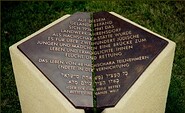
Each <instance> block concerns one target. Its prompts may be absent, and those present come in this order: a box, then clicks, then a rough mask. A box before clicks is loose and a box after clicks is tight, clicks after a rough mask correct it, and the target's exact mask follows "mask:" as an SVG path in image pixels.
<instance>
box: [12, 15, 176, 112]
mask: <svg viewBox="0 0 185 113" xmlns="http://www.w3.org/2000/svg"><path fill="white" fill-rule="evenodd" d="M111 14H113V15H115V16H117V17H119V18H121V19H123V20H126V21H127V22H130V23H132V24H134V25H136V26H138V27H140V28H142V29H144V30H146V31H148V32H150V33H152V34H154V35H157V36H159V37H160V38H162V39H164V40H167V41H168V42H169V44H168V45H167V46H166V47H165V48H164V50H163V51H162V52H161V53H160V54H159V55H158V56H157V58H156V59H155V60H154V61H153V62H152V63H151V64H150V66H149V67H148V68H147V69H146V70H145V72H144V73H143V74H142V75H141V76H140V77H139V79H138V80H137V81H136V82H135V83H134V84H133V86H132V87H131V88H130V89H129V90H128V91H127V93H126V94H125V95H124V96H123V97H122V99H121V100H120V101H119V102H118V103H117V105H116V106H115V107H112V108H106V109H105V110H104V111H103V113H164V112H165V105H166V98H167V94H168V88H169V83H170V77H171V70H172V64H173V57H174V51H175V43H174V42H172V41H170V40H168V39H166V38H164V37H162V36H160V35H158V34H156V33H153V32H151V31H150V30H148V29H146V28H144V27H141V26H139V25H138V24H136V23H133V22H132V21H130V20H128V19H126V18H124V17H122V16H120V15H118V14H116V13H114V12H111ZM69 16H70V15H65V16H63V17H62V18H60V19H58V20H56V21H55V22H53V23H51V24H49V25H48V26H46V27H44V28H42V29H41V30H39V31H37V32H36V33H34V34H32V35H30V36H28V37H27V38H25V39H23V40H21V41H19V42H18V43H16V44H14V45H12V46H11V47H10V54H11V59H12V64H13V69H14V75H15V79H16V85H17V89H18V94H19V99H20V103H21V109H22V112H23V113H84V110H83V109H76V108H75V107H74V106H73V105H72V104H71V103H70V102H69V101H68V100H67V99H66V98H65V97H64V96H63V95H62V94H61V93H60V92H59V91H58V90H57V89H56V87H55V86H54V85H53V84H52V83H51V82H50V81H49V80H48V79H47V78H46V77H45V76H43V74H42V73H41V72H40V71H39V70H38V69H37V68H36V67H35V66H34V65H33V64H32V63H31V61H30V60H29V59H28V58H27V57H26V56H25V55H24V54H23V53H22V52H20V51H19V49H17V46H18V45H19V44H21V43H23V42H24V41H26V40H28V39H30V38H32V37H33V36H35V35H37V34H39V33H40V32H42V31H44V30H46V29H48V28H49V27H51V26H53V25H55V24H57V23H58V22H60V21H62V20H63V19H65V18H67V17H69Z"/></svg>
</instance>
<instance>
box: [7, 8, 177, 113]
mask: <svg viewBox="0 0 185 113" xmlns="http://www.w3.org/2000/svg"><path fill="white" fill-rule="evenodd" d="M174 51H175V43H174V42H172V41H170V40H168V39H167V38H164V37H162V36H160V35H158V34H156V33H154V32H152V31H150V30H148V29H146V28H144V27H142V26H140V25H138V24H136V23H134V22H132V21H130V20H128V19H126V18H124V17H122V16H120V15H118V14H116V13H114V12H105V11H102V12H96V13H88V12H77V13H75V14H73V15H65V16H63V17H61V18H60V19H58V20H56V21H54V22H53V23H51V24H49V25H47V26H46V27H44V28H42V29H40V30H39V31H37V32H35V33H33V34H32V35H30V36H28V37H27V38H25V39H23V40H21V41H19V42H17V43H16V44H14V45H12V46H11V47H10V54H11V59H12V65H13V69H14V75H15V80H16V85H17V89H18V94H19V99H20V103H21V109H22V112H23V113H84V112H93V109H100V110H101V112H102V113H136V112H137V113H144V112H145V113H164V112H165V105H166V98H167V94H168V88H169V83H170V76H171V70H172V64H173V57H174Z"/></svg>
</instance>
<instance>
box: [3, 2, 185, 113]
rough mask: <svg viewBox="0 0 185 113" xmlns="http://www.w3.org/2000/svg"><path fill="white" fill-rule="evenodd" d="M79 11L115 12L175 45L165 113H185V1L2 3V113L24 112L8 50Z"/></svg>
mask: <svg viewBox="0 0 185 113" xmlns="http://www.w3.org/2000/svg"><path fill="white" fill-rule="evenodd" d="M78 11H83V12H86V11H87V12H97V11H114V12H116V13H118V14H120V15H122V16H124V17H126V18H128V19H130V20H132V21H134V22H136V23H138V24H140V25H142V26H144V27H146V28H148V29H150V30H152V31H154V32H156V33H158V34H160V35H162V36H164V37H167V38H169V39H170V40H172V41H174V42H176V44H177V47H176V53H175V59H174V64H173V71H172V78H171V83H170V89H169V93H168V100H167V106H166V113H185V2H182V1H178V2H175V1H170V2H168V1H163V2H162V1H161V2H159V1H153V2H151V1H146V2H134V1H131V2H129V1H121V0H119V1H98V2H97V1H68V2H67V1H66V2H57V1H54V2H50V1H47V2H46V1H45V2H41V1H39V2H38V1H37V2H1V49H0V50H1V63H2V64H1V71H2V74H1V110H2V113H21V109H20V103H19V100H18V94H17V90H16V85H15V80H14V75H13V70H12V64H11V60H10V55H9V50H8V48H9V47H10V46H11V45H12V44H14V43H16V42H18V41H19V40H21V39H23V38H25V37H26V36H28V35H30V34H32V33H34V32H35V31H37V30H39V29H41V28H42V27H44V26H46V25H47V24H49V23H51V22H53V21H54V20H56V19H58V18H60V17H62V16H63V15H65V14H73V13H75V12H78ZM25 85H26V84H25ZM133 109H134V108H133Z"/></svg>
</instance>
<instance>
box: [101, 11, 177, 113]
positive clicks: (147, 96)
mask: <svg viewBox="0 0 185 113" xmlns="http://www.w3.org/2000/svg"><path fill="white" fill-rule="evenodd" d="M111 14H113V15H115V16H117V17H119V18H121V19H123V20H126V21H128V22H130V23H132V24H134V25H136V26H138V27H140V28H142V29H144V30H146V31H148V32H150V33H153V32H151V31H149V30H147V29H146V28H143V27H141V26H139V25H137V24H135V23H133V22H131V21H129V20H128V19H126V18H123V17H122V16H120V15H118V14H116V13H114V12H111ZM153 34H155V35H157V36H159V35H158V34H156V33H153ZM159 37H161V38H162V39H165V40H167V41H168V42H169V44H168V45H167V46H166V48H165V49H164V50H163V51H162V52H161V53H160V54H159V56H157V58H156V59H155V60H154V61H153V62H152V63H151V64H150V66H149V67H148V68H147V69H146V70H145V72H144V73H143V74H142V75H141V76H140V78H139V79H138V80H137V81H136V82H135V83H134V85H133V86H132V87H131V88H130V89H129V90H128V92H127V93H126V94H125V95H124V96H123V97H122V99H121V100H120V101H119V102H118V103H117V105H116V106H115V107H113V108H106V109H105V110H104V111H103V113H164V112H165V106H166V99H167V94H168V88H169V83H170V78H171V70H172V65H173V59H174V53H175V43H174V42H172V41H170V40H168V39H166V38H164V37H162V36H159Z"/></svg>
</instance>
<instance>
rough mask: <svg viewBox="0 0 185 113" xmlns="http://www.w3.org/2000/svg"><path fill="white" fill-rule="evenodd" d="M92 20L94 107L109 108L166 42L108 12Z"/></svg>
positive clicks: (95, 16) (96, 14)
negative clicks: (95, 105) (95, 104)
mask: <svg viewBox="0 0 185 113" xmlns="http://www.w3.org/2000/svg"><path fill="white" fill-rule="evenodd" d="M93 19H94V21H93V22H94V33H93V34H94V36H93V37H94V54H95V58H96V60H95V63H94V67H95V84H96V93H95V94H96V99H97V100H96V101H97V107H104V108H105V107H111V106H115V105H116V103H117V102H118V101H119V100H120V99H121V98H122V97H123V95H124V94H125V93H126V92H127V91H128V89H129V88H130V87H131V86H132V85H133V84H134V82H135V81H136V80H137V79H138V78H139V76H140V75H141V74H142V73H143V72H144V70H145V69H146V68H147V67H148V66H149V65H150V63H151V62H152V61H153V60H154V59H155V58H156V57H157V56H158V54H159V53H160V52H161V51H162V50H163V49H164V47H165V46H166V45H167V44H168V42H167V41H165V40H163V39H161V38H159V37H157V36H155V35H153V34H151V33H149V32H147V31H145V30H143V29H141V28H138V27H137V26H135V25H133V24H131V23H128V22H127V21H124V20H122V19H120V18H118V17H116V16H114V15H112V14H110V13H108V12H98V13H94V14H93ZM156 76H159V75H156Z"/></svg>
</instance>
